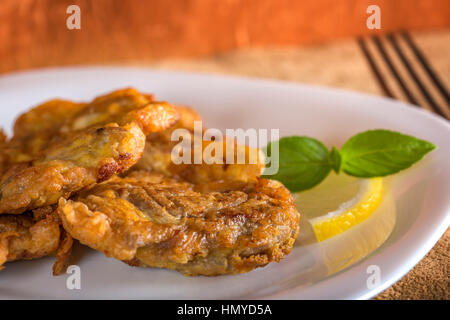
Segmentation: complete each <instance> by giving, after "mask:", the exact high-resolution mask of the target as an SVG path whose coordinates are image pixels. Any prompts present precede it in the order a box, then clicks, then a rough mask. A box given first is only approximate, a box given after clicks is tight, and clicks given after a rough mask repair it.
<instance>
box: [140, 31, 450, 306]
mask: <svg viewBox="0 0 450 320" xmlns="http://www.w3.org/2000/svg"><path fill="white" fill-rule="evenodd" d="M413 37H414V39H415V40H416V42H417V43H418V45H419V46H420V48H421V49H422V50H423V51H424V53H425V55H426V56H427V57H428V58H429V60H430V61H431V62H432V65H433V67H434V69H435V70H436V71H437V72H438V73H439V75H440V76H441V78H442V79H443V81H444V82H445V84H446V85H447V88H450V59H449V57H450V30H447V31H441V32H433V33H420V34H413ZM136 64H139V65H141V66H142V62H139V63H136ZM150 66H152V67H156V68H164V69H173V70H189V71H201V72H211V73H222V74H235V75H245V76H255V77H264V78H273V79H282V80H290V81H298V82H304V83H309V84H317V85H325V86H331V87H337V88H343V89H350V90H355V91H361V92H366V93H371V94H378V95H380V94H382V92H381V90H380V89H379V87H378V85H377V83H376V81H375V79H374V77H373V75H372V73H371V71H370V69H369V67H368V65H367V63H366V61H365V60H364V57H363V55H362V54H361V52H360V49H359V47H358V46H357V44H356V42H354V41H347V42H341V43H336V44H332V45H323V46H315V47H298V48H270V49H268V48H261V49H251V50H241V51H237V52H230V53H226V54H221V55H217V56H209V57H204V58H198V59H189V60H187V59H170V60H162V61H158V62H154V63H151V64H150ZM398 90H399V89H398V88H396V89H395V90H394V91H396V92H398ZM449 249H450V230H447V232H446V233H445V234H444V236H443V237H442V238H441V239H440V241H439V242H438V243H437V244H436V245H435V246H434V248H433V250H432V251H430V252H429V253H428V255H427V256H426V257H425V258H424V259H423V260H422V261H421V262H420V263H419V264H418V265H417V266H416V267H415V268H414V269H413V270H411V271H410V272H409V273H408V274H407V275H406V276H404V277H403V278H402V279H401V280H400V281H398V282H397V283H396V284H394V285H393V286H392V287H390V288H389V289H387V290H386V291H384V292H383V293H381V294H380V295H378V296H377V297H376V299H449V298H450V280H449V262H450V259H449V252H450V250H449Z"/></svg>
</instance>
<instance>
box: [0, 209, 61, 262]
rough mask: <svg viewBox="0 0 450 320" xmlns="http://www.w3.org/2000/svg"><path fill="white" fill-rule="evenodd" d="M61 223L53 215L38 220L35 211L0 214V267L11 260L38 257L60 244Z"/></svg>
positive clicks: (51, 251)
mask: <svg viewBox="0 0 450 320" xmlns="http://www.w3.org/2000/svg"><path fill="white" fill-rule="evenodd" d="M60 235H61V230H60V223H59V219H58V218H57V217H56V216H53V215H46V216H45V217H44V218H42V219H39V220H36V219H34V218H33V216H32V215H31V214H22V215H2V216H0V268H2V265H3V264H4V263H5V262H7V261H15V260H30V259H37V258H41V257H44V256H48V255H50V254H53V253H55V251H56V250H57V249H58V248H59V247H60Z"/></svg>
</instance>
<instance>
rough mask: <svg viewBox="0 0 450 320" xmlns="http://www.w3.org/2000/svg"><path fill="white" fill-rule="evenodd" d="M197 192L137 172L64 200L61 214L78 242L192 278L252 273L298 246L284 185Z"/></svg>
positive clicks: (295, 218)
mask: <svg viewBox="0 0 450 320" xmlns="http://www.w3.org/2000/svg"><path fill="white" fill-rule="evenodd" d="M214 187H217V188H218V190H219V191H215V190H213V188H214ZM198 189H201V188H199V187H198V186H195V185H193V184H190V183H187V182H183V181H177V180H174V179H170V178H166V177H164V176H162V175H159V174H155V173H147V172H133V173H131V174H130V175H129V176H128V177H127V178H113V179H112V180H110V181H107V182H104V183H101V184H98V185H96V186H94V187H92V188H90V189H89V190H86V191H82V192H80V193H79V194H78V195H77V196H76V197H75V198H73V199H72V200H64V199H62V200H60V203H59V207H58V214H59V215H60V217H61V220H62V223H63V226H64V228H65V229H66V230H67V232H69V233H70V234H71V235H72V237H74V238H75V239H78V240H80V242H81V243H83V244H86V245H88V246H90V247H92V248H94V249H96V250H99V251H102V252H103V253H105V254H106V255H107V256H109V257H114V258H116V259H120V260H123V261H125V262H127V263H129V264H130V265H135V266H144V265H145V266H150V267H160V268H169V269H175V270H178V271H180V272H182V273H183V274H185V275H219V274H228V273H231V274H232V273H242V272H247V271H250V270H252V269H254V268H256V267H260V266H264V265H266V264H268V263H270V262H272V261H279V260H280V259H281V258H282V257H283V256H285V255H286V254H288V253H289V252H290V250H291V249H292V245H293V243H294V241H295V238H296V236H297V232H298V221H299V214H298V212H297V210H296V209H295V206H294V203H293V200H292V197H291V195H290V193H289V191H288V190H287V189H286V188H284V187H283V186H282V185H281V184H280V183H278V182H275V181H271V180H266V179H257V180H256V181H254V182H242V181H241V182H239V183H236V182H233V183H231V184H229V183H227V182H222V183H220V184H219V183H216V184H215V185H214V186H213V185H209V186H208V187H207V191H206V192H198V191H196V190H198Z"/></svg>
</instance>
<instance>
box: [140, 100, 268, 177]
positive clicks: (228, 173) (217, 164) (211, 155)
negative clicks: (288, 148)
mask: <svg viewBox="0 0 450 320" xmlns="http://www.w3.org/2000/svg"><path fill="white" fill-rule="evenodd" d="M176 108H177V110H178V111H179V114H180V118H179V120H178V122H177V123H176V124H175V125H174V126H172V127H171V128H169V129H167V130H164V131H161V132H158V133H152V134H149V135H148V136H147V142H146V145H145V150H144V154H143V156H142V159H141V160H140V161H139V162H138V163H137V164H136V166H135V167H133V169H134V170H148V171H154V172H159V173H162V174H164V175H166V176H170V177H178V178H181V179H183V180H187V181H189V182H191V183H207V182H211V181H219V180H226V181H234V180H238V181H252V180H256V178H257V177H259V176H260V175H261V173H262V171H263V169H264V166H265V165H264V155H263V154H262V153H261V152H260V151H259V150H258V149H255V148H250V147H248V146H243V145H238V144H237V143H236V141H235V140H234V139H230V138H228V139H224V140H223V141H204V140H203V139H202V136H201V135H202V134H203V132H199V133H194V121H202V118H201V116H200V115H199V114H198V113H197V112H196V111H195V110H194V109H191V108H188V107H182V106H177V107H176ZM177 129H185V134H184V135H183V138H182V139H183V140H184V141H183V144H184V146H181V145H180V144H179V141H172V139H171V136H172V133H174V132H175V130H177ZM195 134H197V136H196V135H195ZM199 134H200V135H199ZM194 139H197V142H194ZM177 145H178V146H177ZM184 147H188V148H190V155H188V156H187V158H188V159H189V160H190V161H189V163H178V164H176V163H174V161H173V160H172V155H171V154H172V152H179V153H180V155H182V154H183V152H184V151H183V148H184ZM227 147H228V149H229V150H228V151H227ZM174 148H175V149H174ZM176 148H178V149H176ZM212 149H215V150H216V151H218V150H219V149H222V151H221V154H216V152H210V151H212ZM227 152H228V161H227ZM198 155H200V157H201V161H200V163H194V157H198ZM238 159H243V160H244V161H241V162H239V161H238ZM212 160H214V162H212ZM230 160H231V161H230ZM230 162H231V163H230Z"/></svg>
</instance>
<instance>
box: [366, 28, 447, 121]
mask: <svg viewBox="0 0 450 320" xmlns="http://www.w3.org/2000/svg"><path fill="white" fill-rule="evenodd" d="M370 41H372V43H373V47H374V48H375V51H376V52H377V53H378V54H379V56H380V57H381V59H380V60H381V61H377V59H376V58H375V55H374V54H372V53H371V52H370V50H369V49H368V44H369V43H370ZM399 41H403V42H404V43H405V44H406V46H407V48H408V50H411V53H412V54H411V55H410V57H413V58H409V59H408V58H407V56H406V54H405V51H404V49H402V47H401V46H400V45H399ZM358 44H359V46H360V48H361V50H362V52H363V54H364V56H365V57H366V59H367V62H368V63H369V66H370V68H371V70H372V71H373V73H374V75H375V78H376V79H377V81H378V84H379V85H380V87H381V89H382V90H383V92H384V94H385V95H386V96H388V97H391V98H394V99H395V98H397V99H398V98H399V97H396V96H395V94H394V91H393V90H392V88H390V87H389V85H388V83H387V81H386V79H388V77H393V78H394V80H395V82H396V83H397V84H398V86H399V87H400V89H401V91H402V92H403V94H404V95H405V97H406V98H407V100H408V101H409V102H410V103H411V104H413V105H416V106H421V105H420V103H419V101H418V99H417V97H418V95H419V94H420V95H421V96H422V98H424V99H425V101H426V102H427V103H428V105H429V106H430V107H431V109H432V110H433V111H434V112H435V113H437V114H439V115H440V116H442V117H444V118H446V119H449V111H450V94H449V91H448V90H447V88H446V87H445V86H444V84H443V83H442V81H441V79H440V78H439V77H438V75H437V73H436V72H435V71H434V70H433V68H432V67H431V65H430V63H429V62H428V61H427V59H426V58H425V55H424V54H423V53H422V51H421V50H420V49H419V47H418V46H417V45H416V44H415V42H414V41H413V39H412V38H411V36H410V35H409V34H408V33H407V32H401V33H399V34H388V35H386V39H385V40H383V39H382V38H381V37H380V36H373V37H371V38H366V39H364V38H359V39H358ZM388 46H391V49H393V51H394V52H395V54H396V55H397V57H398V58H399V60H400V61H401V63H400V65H399V64H398V63H396V60H395V59H392V57H391V56H390V55H389V54H388V52H387V48H388ZM380 63H384V64H385V65H386V66H387V69H388V70H389V72H388V73H387V74H386V72H385V73H384V74H383V71H382V68H380V66H379V64H380ZM400 68H404V69H406V70H407V73H406V74H408V75H409V76H410V77H411V78H412V80H413V82H414V84H415V86H416V87H417V88H418V90H417V91H414V90H413V88H412V87H411V86H408V84H407V81H406V80H407V79H404V78H402V75H401V73H400V72H399V69H400ZM416 68H421V69H422V70H423V73H424V74H425V76H426V77H428V79H429V80H430V81H429V83H431V84H432V85H433V86H434V87H435V88H436V92H437V93H438V94H439V95H441V100H443V103H440V104H439V103H438V102H437V101H436V97H435V96H433V94H432V92H430V90H429V89H427V87H426V85H425V84H424V82H423V79H421V77H420V76H419V74H418V73H417V71H416ZM421 107H424V105H422V106H421ZM445 111H447V112H445Z"/></svg>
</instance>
